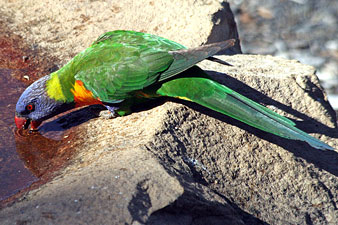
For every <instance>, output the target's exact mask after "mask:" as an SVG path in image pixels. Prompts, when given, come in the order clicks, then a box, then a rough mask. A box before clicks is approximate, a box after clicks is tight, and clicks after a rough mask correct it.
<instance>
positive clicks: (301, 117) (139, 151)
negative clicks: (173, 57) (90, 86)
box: [0, 0, 338, 225]
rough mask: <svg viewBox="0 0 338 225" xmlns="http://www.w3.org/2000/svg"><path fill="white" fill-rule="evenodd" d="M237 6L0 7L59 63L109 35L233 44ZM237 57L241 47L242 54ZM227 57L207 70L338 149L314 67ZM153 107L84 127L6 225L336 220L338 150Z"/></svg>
mask: <svg viewBox="0 0 338 225" xmlns="http://www.w3.org/2000/svg"><path fill="white" fill-rule="evenodd" d="M140 2H141V3H140ZM237 2H239V1H237ZM298 2H300V1H298ZM138 4H140V5H138ZM297 4H301V3H297ZM177 5H179V6H180V7H177ZM264 6H265V7H267V6H268V4H265V5H264ZM141 7H142V9H143V10H139V9H140V8H141ZM228 9H229V8H228V7H227V4H225V3H223V4H219V3H218V2H217V1H193V0H191V1H185V3H182V1H179V0H177V1H172V2H168V1H165V0H163V1H151V0H149V1H146V0H145V1H137V3H136V2H134V1H125V2H124V3H123V4H122V3H121V1H117V0H116V1H115V0H112V1H104V2H102V1H81V2H79V1H74V2H72V1H67V2H63V1H25V2H22V1H11V2H1V3H0V10H1V13H2V15H5V16H4V17H3V18H2V19H4V20H5V22H6V23H7V24H8V26H9V27H11V29H12V30H13V32H15V33H16V34H19V35H21V36H23V37H24V38H25V39H26V40H27V41H29V43H32V44H33V46H34V47H35V48H39V49H41V50H44V51H45V52H47V53H50V54H51V55H52V56H53V57H56V58H57V59H59V62H56V63H57V64H59V65H62V63H64V62H65V61H66V59H69V58H71V57H72V56H73V55H74V54H75V53H76V52H77V51H78V50H80V49H83V48H84V46H87V45H88V44H89V43H90V42H91V41H92V40H93V39H95V37H96V36H97V35H99V34H100V33H101V31H104V30H111V29H135V30H141V31H146V32H150V33H155V34H159V35H161V36H165V37H168V38H170V39H173V40H176V41H179V42H181V43H183V44H185V45H187V46H193V45H199V44H202V43H205V42H207V41H213V40H217V39H218V40H223V39H228V38H230V37H236V36H237V30H236V29H235V26H234V23H233V21H232V19H231V18H232V13H231V12H230V11H229V10H228ZM263 12H264V13H265V14H268V13H267V12H266V11H264V10H263ZM264 13H263V14H264ZM150 19H151V20H150ZM183 31H184V32H183ZM240 32H241V30H240ZM253 32H257V31H253ZM192 34H199V35H192ZM242 42H243V46H244V43H245V41H244V40H242ZM243 50H244V51H247V47H245V48H243ZM238 51H239V46H237V47H236V48H234V49H233V52H238ZM220 57H221V58H222V59H223V60H226V61H228V62H229V63H231V64H232V65H233V67H227V66H223V65H219V64H215V63H212V62H203V63H202V64H201V67H202V68H203V69H205V70H207V71H208V72H209V74H210V75H211V76H213V78H214V79H216V80H217V81H219V82H221V83H223V84H226V85H227V86H229V87H230V88H232V89H234V90H236V91H238V92H239V93H241V94H243V95H245V96H247V97H249V98H251V99H253V100H255V101H257V102H259V103H261V104H263V105H266V106H267V107H269V108H270V109H272V110H275V111H277V112H278V113H280V114H282V115H284V116H287V117H289V118H291V119H293V120H294V121H295V122H296V124H297V127H299V128H301V129H303V130H304V131H306V132H308V133H311V135H313V136H315V137H317V138H320V139H321V140H322V141H325V142H326V143H328V144H330V145H331V146H333V147H335V148H336V149H337V148H338V141H337V137H338V130H337V124H336V121H337V119H336V115H335V112H334V111H333V109H332V107H331V106H330V104H329V103H328V101H327V96H326V94H325V92H323V89H322V87H321V85H320V83H319V80H318V78H317V76H316V75H315V68H314V67H312V66H308V65H304V64H301V63H299V62H297V61H295V60H286V59H282V58H279V57H272V56H263V55H235V56H220ZM153 106H154V107H150V109H144V108H143V109H140V112H136V113H133V114H131V115H129V116H126V117H119V118H116V119H114V120H105V119H102V118H95V119H91V120H90V121H86V120H84V121H86V122H83V123H82V124H81V125H79V126H78V135H77V139H74V140H72V141H71V145H72V146H77V147H76V149H72V150H74V151H76V152H77V154H76V156H74V158H73V159H72V163H70V165H69V166H67V167H66V168H64V169H63V170H61V171H59V173H58V174H57V176H56V177H55V178H54V179H53V180H52V181H51V182H48V183H47V184H45V185H43V186H41V187H40V188H38V189H36V190H33V191H30V192H29V193H27V194H25V195H24V196H23V197H21V198H20V199H18V200H17V201H15V202H13V203H12V204H9V205H7V207H6V208H3V209H1V210H0V223H1V224H13V223H16V224H51V223H52V224H121V223H125V224H135V225H136V224H335V223H336V222H337V221H338V210H337V204H338V189H337V187H338V167H337V165H338V154H337V151H319V150H316V149H313V148H311V147H310V146H308V145H307V144H305V143H302V142H297V141H290V140H286V139H283V138H279V137H277V136H274V135H272V134H267V133H265V132H262V131H259V130H257V129H254V128H251V127H249V126H247V125H244V124H242V123H240V122H238V121H236V120H233V119H230V118H228V117H225V116H222V115H220V114H218V113H215V112H212V111H210V110H207V109H205V108H203V107H200V106H198V105H195V104H190V103H187V102H184V101H174V102H158V103H156V104H155V103H154V105H153ZM84 112H86V113H88V110H87V111H84ZM86 113H82V116H83V117H86ZM62 121H67V119H65V118H62Z"/></svg>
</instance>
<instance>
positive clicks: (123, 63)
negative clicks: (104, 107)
mask: <svg viewBox="0 0 338 225" xmlns="http://www.w3.org/2000/svg"><path fill="white" fill-rule="evenodd" d="M232 45H233V41H229V43H228V44H227V45H225V44H224V43H223V44H212V45H206V46H203V47H198V48H195V49H191V50H190V49H189V50H186V48H185V47H184V46H183V45H181V44H178V43H176V42H173V41H170V40H168V39H165V38H162V37H158V36H155V35H151V34H145V33H140V32H135V31H112V32H108V33H106V34H104V35H102V36H100V37H99V38H98V39H97V40H96V41H95V42H93V44H92V45H91V46H90V47H89V48H88V49H86V50H85V51H83V52H81V53H80V54H79V55H77V56H76V57H75V58H74V60H73V70H74V74H75V79H76V80H81V81H82V82H83V83H84V85H85V87H86V88H87V89H88V90H90V91H92V92H93V94H94V95H95V97H98V98H100V100H101V101H103V102H109V103H116V102H121V101H123V100H124V99H126V98H128V97H131V96H132V94H133V92H134V91H136V90H142V89H143V88H145V87H148V86H150V85H151V84H154V83H155V82H157V81H162V80H165V79H168V78H170V77H172V76H175V75H176V74H178V73H180V72H182V71H184V70H186V69H188V68H190V67H191V66H193V65H194V64H196V63H197V62H199V61H202V60H203V59H205V58H207V57H209V56H211V55H213V54H215V53H217V52H218V51H220V50H221V49H223V48H224V47H230V46H232Z"/></svg>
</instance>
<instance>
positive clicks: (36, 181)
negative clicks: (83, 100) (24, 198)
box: [0, 32, 74, 204]
mask: <svg viewBox="0 0 338 225" xmlns="http://www.w3.org/2000/svg"><path fill="white" fill-rule="evenodd" d="M6 34H8V32H2V33H1V34H0V118H1V119H0V203H1V204H2V203H6V202H9V201H10V200H12V199H14V198H15V197H17V196H19V194H20V193H23V192H24V191H26V190H28V189H30V188H35V187H38V186H39V185H41V184H43V183H45V182H47V181H48V180H49V179H50V178H51V177H53V176H54V174H55V171H57V170H58V169H60V168H62V167H63V166H64V165H65V164H66V163H67V161H68V160H69V159H70V158H71V156H72V155H73V153H74V152H73V151H72V150H71V148H72V146H71V145H70V144H69V143H70V142H71V139H72V138H73V134H72V131H71V130H70V129H68V128H69V127H65V126H63V127H65V128H63V127H62V126H61V125H62V124H61V125H60V123H57V122H50V123H47V124H45V125H42V127H41V132H36V133H30V132H28V131H27V130H17V129H16V127H15V123H14V112H15V105H16V101H17V100H18V98H19V96H20V94H21V93H22V92H23V91H24V89H25V88H26V87H27V86H28V83H29V82H32V81H33V80H36V79H37V78H38V76H41V74H43V73H48V69H47V68H51V67H52V66H50V65H48V62H46V63H45V64H43V63H41V59H39V58H37V54H36V52H27V49H28V48H25V46H23V41H22V40H21V39H20V38H19V37H17V36H14V35H13V36H12V35H9V36H4V35H6ZM27 79H29V81H28V82H22V81H23V80H26V81H27ZM20 80H21V81H20ZM50 137H53V138H50ZM11 196H12V197H11ZM9 197H11V198H9ZM8 198H9V199H8ZM6 199H7V200H6Z"/></svg>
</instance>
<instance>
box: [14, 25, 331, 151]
mask: <svg viewBox="0 0 338 225" xmlns="http://www.w3.org/2000/svg"><path fill="white" fill-rule="evenodd" d="M234 43H235V40H227V41H223V42H218V43H213V44H208V45H203V46H200V47H197V48H191V49H187V48H186V47H184V46H183V45H181V44H178V43H176V42H174V41H170V40H168V39H165V38H162V37H158V36H155V35H151V34H145V33H140V32H135V31H122V30H118V31H112V32H107V33H105V34H103V35H101V36H100V37H99V38H98V39H97V40H96V41H94V43H92V45H91V46H90V47H89V48H87V49H85V50H84V51H82V52H80V53H79V54H78V55H76V56H75V57H74V58H73V59H72V60H71V61H70V62H69V63H67V64H66V65H65V66H64V67H62V68H61V69H59V70H58V71H56V72H53V73H51V74H49V75H46V76H44V77H42V78H40V79H39V80H37V81H36V82H34V83H33V84H31V85H30V86H29V87H28V88H27V89H26V90H25V91H24V92H23V94H22V95H21V97H20V98H19V100H18V102H17V105H16V115H15V123H16V125H17V127H18V128H19V129H21V128H26V129H27V128H28V127H29V125H30V126H31V129H37V128H38V126H39V125H40V124H41V122H42V121H43V120H46V119H48V118H51V117H53V116H55V115H57V114H59V113H62V112H65V111H67V110H69V109H72V108H75V107H79V106H84V105H92V104H103V105H105V106H106V107H107V108H108V109H109V110H110V111H111V112H112V113H117V114H119V115H121V116H122V115H125V114H127V113H129V112H130V107H131V106H132V105H133V104H135V103H137V102H140V101H144V100H146V99H149V98H156V97H161V96H169V97H174V98H180V99H185V100H188V101H192V102H195V103H198V104H200V105H203V106H205V107H207V108H210V109H212V110H215V111H218V112H220V113H223V114H225V115H228V116H230V117H233V118H235V119H237V120H240V121H242V122H244V123H246V124H249V125H250V126H253V127H256V128H258V129H261V130H263V131H266V132H269V133H273V134H275V135H278V136H280V137H283V138H287V139H293V140H301V141H305V142H307V143H309V144H310V145H311V146H312V147H314V148H317V149H330V150H333V148H332V147H330V146H328V145H327V144H325V143H323V142H321V141H319V140H318V139H316V138H314V137H312V136H310V135H308V134H307V133H305V132H303V131H301V130H299V129H297V128H296V127H295V123H294V122H292V121H291V120H289V119H287V118H285V117H283V116H280V115H279V114H277V113H275V112H273V111H271V110H270V109H268V108H266V107H264V106H262V105H260V104H258V103H256V102H254V101H252V100H250V99H248V98H246V97H244V96H242V95H240V94H238V93H237V92H235V91H233V90H231V89H229V88H228V87H226V86H224V85H221V84H219V83H217V82H216V81H213V80H212V79H211V78H210V77H209V76H208V75H207V74H206V73H204V72H203V71H202V70H201V69H199V68H198V67H197V66H195V64H196V63H198V62H200V61H202V60H204V59H209V60H215V58H213V57H212V56H213V55H215V54H216V53H217V52H219V51H220V50H224V49H226V48H229V47H232V46H233V45H234ZM224 63H225V62H224Z"/></svg>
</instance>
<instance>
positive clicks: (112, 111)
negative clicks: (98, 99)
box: [99, 105, 119, 119]
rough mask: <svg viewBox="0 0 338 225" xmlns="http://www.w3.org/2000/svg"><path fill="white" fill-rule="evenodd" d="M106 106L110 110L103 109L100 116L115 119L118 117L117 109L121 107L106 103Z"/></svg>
mask: <svg viewBox="0 0 338 225" xmlns="http://www.w3.org/2000/svg"><path fill="white" fill-rule="evenodd" d="M105 107H106V108H107V109H108V110H103V111H101V112H100V114H99V116H100V117H102V118H104V119H113V118H115V117H117V116H118V115H117V114H116V112H115V110H117V109H119V108H118V107H113V106H109V105H105Z"/></svg>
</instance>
